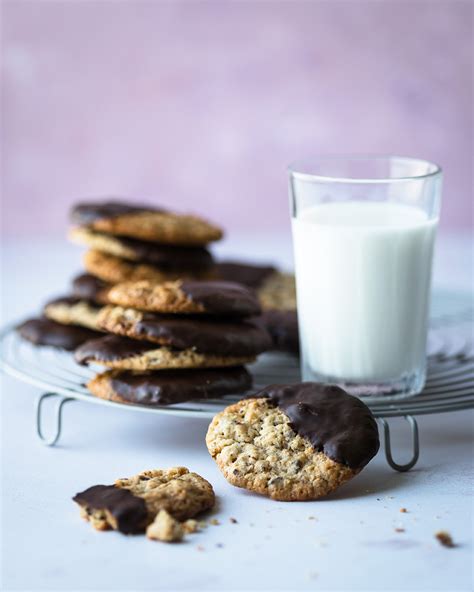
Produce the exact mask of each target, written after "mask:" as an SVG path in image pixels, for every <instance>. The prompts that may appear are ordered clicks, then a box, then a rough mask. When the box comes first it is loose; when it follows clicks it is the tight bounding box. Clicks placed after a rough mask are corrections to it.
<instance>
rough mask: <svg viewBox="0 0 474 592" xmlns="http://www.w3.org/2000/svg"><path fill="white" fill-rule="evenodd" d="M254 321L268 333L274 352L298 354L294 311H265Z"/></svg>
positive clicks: (296, 321) (296, 322) (297, 333)
mask: <svg viewBox="0 0 474 592" xmlns="http://www.w3.org/2000/svg"><path fill="white" fill-rule="evenodd" d="M255 320H256V322H259V323H261V324H262V326H263V327H265V329H267V331H268V332H269V333H270V335H271V338H272V341H273V349H274V350H276V351H282V352H289V353H291V354H296V355H298V354H299V351H300V344H299V332H298V316H297V314H296V310H266V311H264V312H263V313H262V314H261V315H260V316H259V317H257V318H256V319H255Z"/></svg>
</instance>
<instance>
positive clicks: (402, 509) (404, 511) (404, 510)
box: [400, 508, 408, 514]
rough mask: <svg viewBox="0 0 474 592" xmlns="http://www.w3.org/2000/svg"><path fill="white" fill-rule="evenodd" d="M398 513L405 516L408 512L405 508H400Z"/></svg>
mask: <svg viewBox="0 0 474 592" xmlns="http://www.w3.org/2000/svg"><path fill="white" fill-rule="evenodd" d="M400 512H401V513H402V514H407V513H408V510H407V509H406V508H400Z"/></svg>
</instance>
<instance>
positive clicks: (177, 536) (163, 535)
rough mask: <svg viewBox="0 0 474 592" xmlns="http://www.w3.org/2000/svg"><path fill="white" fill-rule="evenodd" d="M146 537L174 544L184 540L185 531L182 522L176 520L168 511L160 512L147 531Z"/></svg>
mask: <svg viewBox="0 0 474 592" xmlns="http://www.w3.org/2000/svg"><path fill="white" fill-rule="evenodd" d="M146 536H147V537H148V538H149V539H152V540H156V541H163V542H165V543H174V542H177V541H180V540H181V539H182V538H183V536H184V529H183V525H182V524H181V522H178V521H177V520H175V519H174V518H173V516H171V515H170V514H168V512H167V511H166V510H160V511H159V512H158V514H157V515H156V517H155V519H154V520H153V522H152V523H151V524H150V525H149V526H148V528H147V529H146Z"/></svg>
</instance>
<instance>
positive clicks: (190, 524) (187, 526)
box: [182, 518, 200, 534]
mask: <svg viewBox="0 0 474 592" xmlns="http://www.w3.org/2000/svg"><path fill="white" fill-rule="evenodd" d="M182 526H183V530H184V532H185V533H187V534H191V533H193V532H197V531H198V530H199V528H200V525H199V522H198V521H197V520H193V519H192V518H191V519H189V520H186V521H185V522H183V525H182Z"/></svg>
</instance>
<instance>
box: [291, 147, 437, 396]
mask: <svg viewBox="0 0 474 592" xmlns="http://www.w3.org/2000/svg"><path fill="white" fill-rule="evenodd" d="M441 182H442V173H441V169H440V167H439V166H437V165H436V164H433V163H431V162H427V161H425V160H420V159H416V158H405V157H398V156H366V157H356V156H344V157H319V158H315V159H313V160H310V161H308V162H301V163H296V164H294V165H292V166H290V168H289V193H290V204H291V216H292V234H293V249H294V258H295V273H296V289H297V305H298V324H299V332H300V350H301V373H302V377H303V380H305V381H307V380H309V381H313V380H314V381H318V382H330V383H334V384H338V385H341V386H342V387H343V388H345V389H346V390H347V391H349V392H351V393H352V394H356V395H358V396H370V395H372V396H373V395H391V396H408V395H413V394H416V393H419V392H420V391H421V390H422V388H423V386H424V383H425V376H426V341H427V330H428V308H429V294H430V283H431V268H432V256H433V247H434V240H435V234H436V228H437V224H438V218H439V211H440V202H441Z"/></svg>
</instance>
